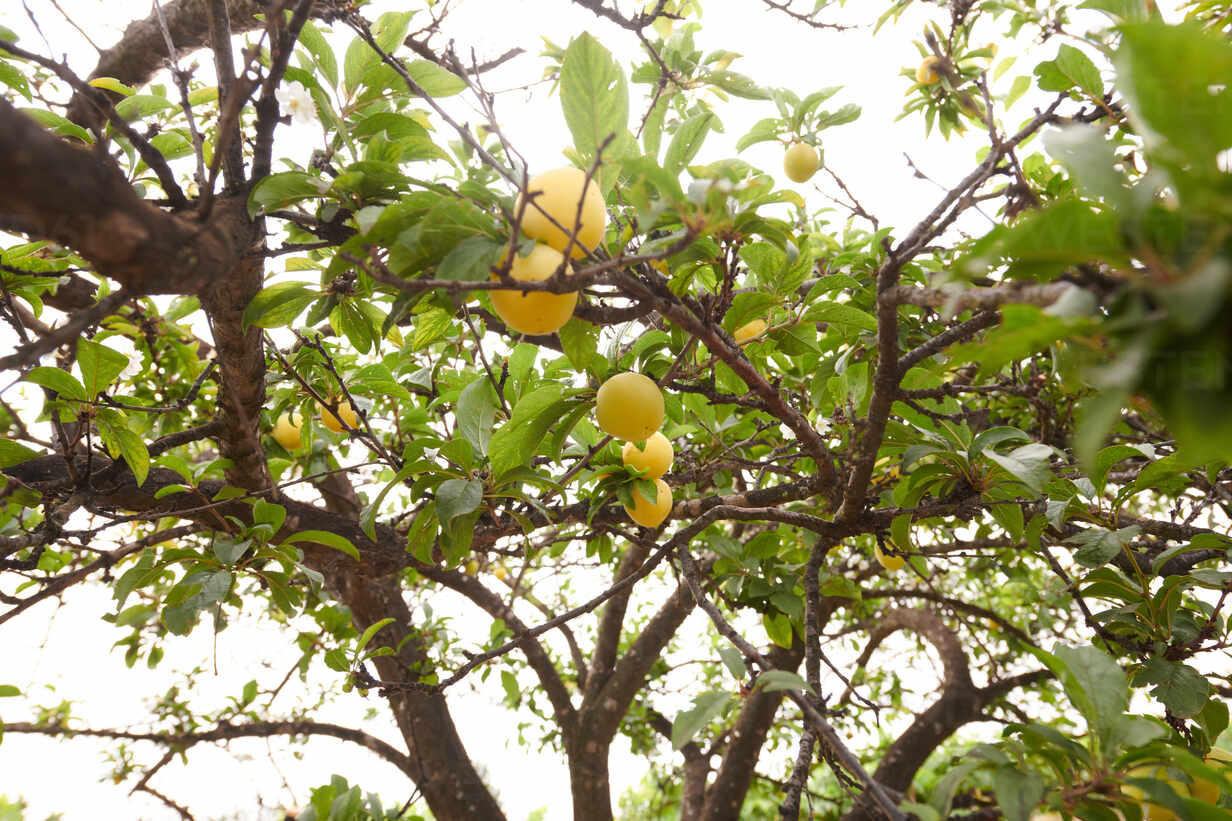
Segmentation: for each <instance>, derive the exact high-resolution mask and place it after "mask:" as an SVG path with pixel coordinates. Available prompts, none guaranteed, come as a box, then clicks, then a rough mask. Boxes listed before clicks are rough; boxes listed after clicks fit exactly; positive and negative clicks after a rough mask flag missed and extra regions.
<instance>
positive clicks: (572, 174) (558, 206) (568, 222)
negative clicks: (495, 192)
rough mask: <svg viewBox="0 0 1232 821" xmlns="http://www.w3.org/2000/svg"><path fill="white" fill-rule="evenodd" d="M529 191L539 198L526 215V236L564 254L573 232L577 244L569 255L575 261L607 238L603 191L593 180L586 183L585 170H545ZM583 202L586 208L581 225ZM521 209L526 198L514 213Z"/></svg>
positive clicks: (529, 187)
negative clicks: (579, 219)
mask: <svg viewBox="0 0 1232 821" xmlns="http://www.w3.org/2000/svg"><path fill="white" fill-rule="evenodd" d="M583 186H584V187H583ZM526 190H527V191H528V192H529V193H530V194H532V195H535V196H534V197H533V199H532V200H531V202H530V203H529V204H527V206H526V211H525V212H524V213H523V215H522V231H523V232H525V234H526V236H528V237H530V238H532V239H537V240H540V241H542V242H546V243H547V244H548V245H550V246H551V247H553V248H555V249H556V250H557V251H560V252H562V253H564V250H565V246H566V245H568V244H569V236H570V233H573V232H576V234H577V241H576V242H574V244H573V248H572V250H571V251H570V252H569V253H570V256H571V257H573V258H574V259H577V258H578V257H582V256H585V255H586V254H587V253H589V252H591V251H593V250H594V249H595V246H597V245H598V244H599V241H600V240H601V239H603V229H604V227H606V226H607V207H606V206H605V205H604V204H603V192H602V191H600V190H599V186H598V185H597V184H596V183H595V181H594V180H593V179H592V180H590V181H589V182H587V181H586V172H585V171H582V170H581V169H579V168H573V167H569V166H567V167H565V168H556V169H553V170H552V171H545V172H543V173H542V174H539V175H538V176H536V177H532V178H531V180H530V181H529V182H528V183H527V186H526ZM579 202H580V203H581V205H582V210H581V222H580V223H579V222H578V213H579V212H578V203H579ZM521 207H522V198H521V197H519V198H518V204H517V206H516V207H515V209H514V213H517V211H518V210H520V209H521ZM540 209H542V210H540ZM544 212H546V213H547V214H550V215H551V217H552V220H555V221H556V222H557V223H559V224H560V225H561V226H564V227H565V228H566V229H568V231H569V233H566V231H562V230H561V229H560V228H559V227H557V226H556V225H554V224H553V223H552V220H549V219H548V217H547V216H545V214H544ZM579 246H580V247H579Z"/></svg>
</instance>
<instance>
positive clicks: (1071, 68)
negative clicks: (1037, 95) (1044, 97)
mask: <svg viewBox="0 0 1232 821" xmlns="http://www.w3.org/2000/svg"><path fill="white" fill-rule="evenodd" d="M1035 76H1036V77H1038V78H1039V87H1040V88H1041V89H1042V90H1044V91H1070V90H1071V89H1077V90H1078V91H1081V92H1082V94H1083V95H1084V96H1086V97H1088V98H1091V99H1095V100H1099V99H1102V98H1103V96H1104V81H1103V79H1102V78H1101V77H1100V76H1099V69H1098V68H1096V67H1095V63H1093V62H1091V58H1090V57H1088V56H1087V55H1086V54H1084V53H1083V52H1081V51H1079V50H1078V49H1076V48H1074V47H1073V46H1071V45H1066V44H1062V46H1061V47H1060V48H1059V49H1057V58H1056V59H1055V60H1049V61H1047V62H1044V63H1040V64H1039V65H1038V66H1036V67H1035Z"/></svg>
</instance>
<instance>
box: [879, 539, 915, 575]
mask: <svg viewBox="0 0 1232 821" xmlns="http://www.w3.org/2000/svg"><path fill="white" fill-rule="evenodd" d="M873 556H874V557H875V558H876V559H877V562H878V563H879V564H880V565H881V566H882V567H884V568H885V569H886V570H889V571H890V572H891V573H893V572H895V571H898V570H902V569H903V567H904V566H905V565H906V564H907V560H906V559H904V558H903V557H902V556H891V555H889V554H888V553H886V552H885V551H883V550H882V549H881V545H880V544H876V545H873Z"/></svg>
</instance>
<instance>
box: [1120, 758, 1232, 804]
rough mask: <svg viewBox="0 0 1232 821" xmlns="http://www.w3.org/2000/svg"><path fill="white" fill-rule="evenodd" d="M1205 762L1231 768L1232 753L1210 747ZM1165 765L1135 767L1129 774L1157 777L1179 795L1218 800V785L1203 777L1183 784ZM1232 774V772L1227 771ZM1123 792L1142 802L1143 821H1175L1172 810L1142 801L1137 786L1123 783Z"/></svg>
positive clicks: (1209, 801)
mask: <svg viewBox="0 0 1232 821" xmlns="http://www.w3.org/2000/svg"><path fill="white" fill-rule="evenodd" d="M1206 763H1207V764H1209V765H1211V766H1212V767H1217V768H1220V769H1225V770H1227V769H1229V768H1232V753H1230V752H1228V751H1227V750H1224V749H1221V748H1219V747H1212V748H1211V751H1210V752H1209V753H1207V754H1206ZM1167 772H1168V771H1167V768H1165V767H1136V768H1134V769H1133V770H1130V772H1129V774H1130V775H1133V776H1139V777H1142V778H1158V779H1161V780H1163V781H1166V782H1167V783H1168V786H1170V787H1171V788H1172V789H1174V790H1175V791H1176V793H1177V795H1180V796H1181V797H1190V798H1196V799H1198V800H1199V801H1203V802H1205V803H1207V804H1214V803H1215V802H1216V801H1218V800H1219V786H1218V785H1217V784H1214V783H1212V782H1210V781H1207V780H1206V779H1205V778H1199V779H1196V780H1195V781H1194V782H1193V783H1192V784H1183V783H1181V782H1180V781H1177V780H1176V779H1174V778H1170V777H1169V776H1168V774H1167ZM1229 775H1230V776H1232V772H1229ZM1122 789H1123V790H1124V792H1125V793H1126V794H1127V795H1129V796H1131V797H1132V798H1135V799H1137V800H1138V801H1139V802H1140V803H1141V804H1142V820H1143V821H1177V816H1176V813H1174V812H1172V810H1168V809H1165V808H1163V807H1160V806H1158V805H1156V804H1150V803H1147V802H1145V801H1143V798H1144V796H1143V793H1142V791H1141V790H1139V789H1138V788H1137V787H1134V786H1132V785H1125V786H1124V787H1123V788H1122Z"/></svg>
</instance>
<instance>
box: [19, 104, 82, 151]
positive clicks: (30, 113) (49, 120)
mask: <svg viewBox="0 0 1232 821" xmlns="http://www.w3.org/2000/svg"><path fill="white" fill-rule="evenodd" d="M21 113H23V114H25V115H26V116H27V117H29V118H30V119H32V120H35V121H36V122H38V124H39V125H41V126H43V127H45V128H49V129H51V130H52V131H55V132H56V133H57V134H62V135H64V136H66V137H76V138H77V139H79V140H81V141H82V142H83V143H89V144H90V145H93V144H94V135H92V134H91V133H90V132H89V131H86V130H85V129H84V128H82V127H81V126H79V125H77V124H76V123H74V122H72V121H71V120H68V119H66V118H64V117H61V116H60V115H59V114H55V113H53V112H51V111H44V110H43V109H41V108H23V109H21Z"/></svg>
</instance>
